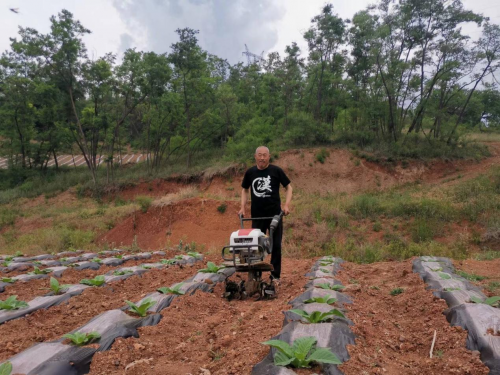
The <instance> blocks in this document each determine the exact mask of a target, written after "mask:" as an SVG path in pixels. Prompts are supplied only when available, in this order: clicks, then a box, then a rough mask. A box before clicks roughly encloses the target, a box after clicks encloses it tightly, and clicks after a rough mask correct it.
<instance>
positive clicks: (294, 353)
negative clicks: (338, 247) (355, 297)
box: [252, 257, 354, 375]
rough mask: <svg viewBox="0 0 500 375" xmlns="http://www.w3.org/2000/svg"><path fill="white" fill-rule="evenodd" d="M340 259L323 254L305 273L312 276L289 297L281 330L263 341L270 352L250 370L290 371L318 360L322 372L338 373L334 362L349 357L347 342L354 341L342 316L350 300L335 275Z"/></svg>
mask: <svg viewBox="0 0 500 375" xmlns="http://www.w3.org/2000/svg"><path fill="white" fill-rule="evenodd" d="M341 262H342V261H341V260H340V259H339V258H333V257H323V258H321V259H320V260H318V261H317V262H316V263H315V265H314V266H313V269H312V271H311V272H310V273H308V274H306V276H308V277H310V278H311V279H312V280H311V281H310V282H309V283H308V284H307V285H306V291H305V292H304V293H302V294H301V295H300V296H298V297H297V298H295V299H294V300H292V301H290V302H289V303H290V304H291V305H292V309H291V310H288V311H285V312H284V314H285V319H284V323H283V329H282V330H281V332H280V333H279V334H278V335H277V336H275V337H273V338H272V339H271V340H269V341H266V342H264V343H263V344H266V345H269V346H271V350H270V353H269V355H268V356H267V357H266V358H264V360H262V361H261V362H260V363H258V364H257V365H255V366H254V368H253V370H252V374H256V375H257V374H259V375H278V374H280V375H291V374H295V372H294V371H293V370H291V369H290V367H294V368H301V367H309V366H310V365H311V364H319V365H321V367H322V370H323V372H324V373H328V374H330V373H331V374H334V373H339V370H338V369H337V365H339V364H341V363H342V362H344V361H346V360H348V359H349V354H348V352H347V349H346V345H348V344H351V345H354V334H353V333H352V331H351V329H350V328H349V326H350V325H352V324H353V323H352V321H350V320H349V319H348V318H346V317H345V315H344V314H345V310H344V308H343V306H344V304H348V303H352V301H351V300H350V299H349V298H348V297H347V296H346V295H345V294H343V293H341V292H340V291H341V290H342V289H343V288H344V287H343V286H342V284H341V283H340V282H339V281H338V280H336V279H334V276H335V275H336V273H337V272H338V270H339V269H340V264H341Z"/></svg>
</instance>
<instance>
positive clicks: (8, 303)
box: [0, 296, 28, 310]
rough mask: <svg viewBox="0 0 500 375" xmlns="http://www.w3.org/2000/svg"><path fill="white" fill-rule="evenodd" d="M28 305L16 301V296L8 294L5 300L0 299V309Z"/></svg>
mask: <svg viewBox="0 0 500 375" xmlns="http://www.w3.org/2000/svg"><path fill="white" fill-rule="evenodd" d="M23 307H28V304H27V303H26V302H24V301H18V300H17V296H10V297H9V298H7V299H6V300H5V301H0V310H19V309H21V308H23Z"/></svg>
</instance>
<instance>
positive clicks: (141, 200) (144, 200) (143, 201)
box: [135, 195, 153, 213]
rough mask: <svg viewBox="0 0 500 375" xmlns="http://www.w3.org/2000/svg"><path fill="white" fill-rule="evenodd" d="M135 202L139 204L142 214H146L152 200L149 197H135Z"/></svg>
mask: <svg viewBox="0 0 500 375" xmlns="http://www.w3.org/2000/svg"><path fill="white" fill-rule="evenodd" d="M135 201H136V202H137V203H138V204H139V206H141V210H142V212H144V213H146V212H148V209H149V207H150V206H151V203H152V202H153V199H152V198H150V197H146V196H143V195H140V196H137V197H135Z"/></svg>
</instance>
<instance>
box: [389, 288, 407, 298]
mask: <svg viewBox="0 0 500 375" xmlns="http://www.w3.org/2000/svg"><path fill="white" fill-rule="evenodd" d="M404 291H405V290H404V289H403V288H395V289H393V290H391V296H397V295H398V294H401V293H403V292H404Z"/></svg>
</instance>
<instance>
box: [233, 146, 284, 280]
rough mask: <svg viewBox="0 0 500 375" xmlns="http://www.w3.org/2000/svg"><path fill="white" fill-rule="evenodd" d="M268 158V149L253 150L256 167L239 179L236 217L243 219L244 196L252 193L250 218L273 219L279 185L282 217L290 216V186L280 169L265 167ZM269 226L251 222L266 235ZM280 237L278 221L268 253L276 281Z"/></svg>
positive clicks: (278, 209)
mask: <svg viewBox="0 0 500 375" xmlns="http://www.w3.org/2000/svg"><path fill="white" fill-rule="evenodd" d="M270 158H271V155H270V153H269V149H268V148H267V147H265V146H260V147H258V148H257V150H255V162H256V165H255V166H253V167H252V168H250V169H248V170H247V171H246V172H245V176H244V177H243V182H242V183H241V187H242V188H243V189H242V191H241V209H240V211H239V212H238V214H240V215H243V216H245V205H246V203H247V202H248V197H249V194H250V188H251V194H252V210H251V213H252V217H273V216H274V215H279V214H280V212H281V210H282V209H281V200H280V192H279V190H280V184H281V185H283V187H284V188H285V190H286V200H285V204H284V205H283V212H284V213H285V215H288V214H289V213H290V208H289V205H290V201H291V200H292V186H291V185H290V180H289V179H288V177H287V176H286V174H285V172H283V169H281V168H280V167H278V166H276V165H272V164H269V159H270ZM270 225H271V219H269V220H252V228H258V229H260V230H261V231H262V232H264V233H266V231H267V230H269V227H270ZM282 237H283V222H282V221H281V222H280V224H279V226H278V228H277V229H276V230H275V231H274V235H273V248H272V252H271V264H272V265H273V268H274V270H273V271H272V272H271V278H272V279H274V280H275V281H278V282H279V279H280V276H281V239H282Z"/></svg>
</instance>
